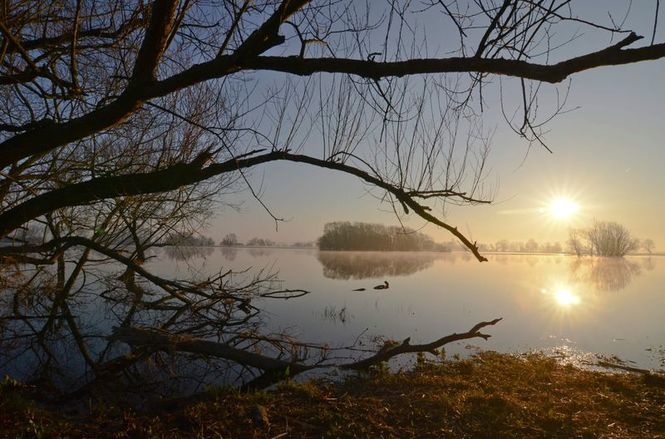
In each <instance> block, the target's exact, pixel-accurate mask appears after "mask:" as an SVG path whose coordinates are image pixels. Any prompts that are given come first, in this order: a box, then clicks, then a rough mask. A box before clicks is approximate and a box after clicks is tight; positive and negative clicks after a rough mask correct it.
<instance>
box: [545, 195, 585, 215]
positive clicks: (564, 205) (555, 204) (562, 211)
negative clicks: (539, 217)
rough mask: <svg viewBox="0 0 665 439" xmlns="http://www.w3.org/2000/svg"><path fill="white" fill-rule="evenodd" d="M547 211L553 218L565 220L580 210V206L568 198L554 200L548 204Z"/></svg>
mask: <svg viewBox="0 0 665 439" xmlns="http://www.w3.org/2000/svg"><path fill="white" fill-rule="evenodd" d="M548 210H549V213H550V215H552V217H553V218H555V219H558V220H567V219H570V218H571V217H573V216H574V215H575V214H576V213H577V212H578V211H579V210H580V206H579V204H577V203H576V202H574V201H573V200H571V199H569V198H555V199H554V200H552V201H551V202H550V204H549V208H548Z"/></svg>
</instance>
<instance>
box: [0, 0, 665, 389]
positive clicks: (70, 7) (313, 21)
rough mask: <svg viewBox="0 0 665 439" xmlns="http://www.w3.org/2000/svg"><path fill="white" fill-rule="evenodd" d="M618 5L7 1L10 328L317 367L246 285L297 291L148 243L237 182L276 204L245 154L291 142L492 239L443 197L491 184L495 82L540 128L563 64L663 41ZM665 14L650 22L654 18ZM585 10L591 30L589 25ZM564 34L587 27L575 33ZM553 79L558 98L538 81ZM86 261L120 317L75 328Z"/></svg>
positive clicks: (5, 171) (395, 350)
mask: <svg viewBox="0 0 665 439" xmlns="http://www.w3.org/2000/svg"><path fill="white" fill-rule="evenodd" d="M10 3H11V5H10ZM596 9H597V8H594V10H596ZM594 13H595V12H594ZM437 14H438V16H437ZM612 16H613V15H610V17H612ZM606 17H607V15H606V14H601V13H597V16H596V17H595V18H596V19H594V17H591V18H589V17H587V18H580V17H579V16H578V14H577V13H576V12H575V11H573V8H572V6H571V5H570V2H569V1H567V0H552V1H551V2H547V3H545V2H542V1H526V0H505V1H503V2H501V3H500V4H493V3H490V2H486V1H469V2H464V1H459V2H456V1H448V2H436V1H431V2H430V1H425V2H413V3H412V2H399V1H389V2H387V4H384V5H379V6H377V4H376V3H375V2H353V1H332V0H331V1H326V0H321V1H307V0H288V1H287V0H284V1H277V0H266V1H259V2H251V1H246V2H233V1H225V0H213V1H200V0H182V1H178V0H155V1H131V0H130V1H119V0H110V1H107V2H81V1H77V2H45V1H37V0H33V1H27V0H26V1H20V2H9V3H7V5H6V7H5V8H3V10H2V29H1V30H2V32H1V35H2V42H3V43H2V47H3V50H2V51H0V57H1V58H2V63H0V89H1V90H2V91H3V93H2V94H0V239H2V240H3V241H4V242H7V241H11V242H12V245H4V246H3V247H1V248H0V260H1V262H2V264H1V265H0V270H1V271H2V273H0V283H1V284H2V287H3V288H4V289H3V290H2V295H3V297H2V300H0V303H13V304H16V307H20V308H21V309H17V308H16V307H13V306H12V307H8V308H7V309H4V308H3V309H2V312H3V313H5V312H7V313H12V312H14V311H15V312H16V314H17V315H16V316H7V319H4V318H3V319H0V321H12V322H17V323H21V322H24V321H28V322H30V323H29V324H27V325H23V326H20V329H17V331H19V332H20V333H19V334H14V335H15V336H13V337H12V340H15V341H16V344H20V343H21V342H22V341H25V344H24V345H22V346H19V351H21V352H22V354H24V353H25V352H28V351H30V352H28V353H27V354H25V355H31V356H32V357H33V358H35V359H36V361H37V362H39V361H40V359H43V361H44V364H43V365H44V366H49V367H55V366H56V363H57V360H55V359H54V358H53V356H52V350H51V346H50V345H49V343H50V342H51V340H53V339H55V338H58V339H61V338H66V337H69V339H70V340H73V342H72V344H71V347H72V349H71V350H70V351H68V352H78V353H79V354H80V356H81V358H82V360H81V361H82V363H83V364H84V365H85V367H84V369H85V370H86V371H89V375H86V379H88V380H95V379H97V378H100V379H101V378H102V377H105V376H108V374H109V373H111V372H112V371H115V373H118V374H122V373H123V371H126V370H128V369H131V370H132V371H133V372H136V371H138V370H140V369H141V368H140V367H136V368H134V367H133V366H134V365H136V364H137V363H140V362H143V363H142V364H144V365H145V364H150V362H149V361H147V360H150V359H151V358H152V357H153V355H159V354H158V353H159V352H170V353H174V352H177V351H184V352H188V353H189V354H194V355H199V354H200V353H201V352H202V350H201V349H203V352H207V354H206V355H208V356H216V357H217V358H219V359H220V360H219V361H221V362H226V363H227V364H232V365H237V363H240V364H241V365H242V366H243V367H240V368H239V367H236V366H232V367H230V369H231V370H242V371H246V372H247V373H249V374H250V375H253V376H257V381H253V382H252V384H253V385H255V386H259V385H261V384H263V385H267V384H270V382H273V381H275V380H277V379H281V378H283V377H285V376H293V375H295V374H297V373H299V372H302V371H304V370H308V369H311V368H312V367H314V366H313V364H314V363H309V364H306V361H305V360H306V359H303V358H304V357H303V356H302V355H300V354H304V353H303V351H302V348H303V345H302V344H298V343H295V342H293V340H292V339H290V338H288V337H282V338H278V337H272V336H270V337H263V336H262V335H261V334H260V329H261V326H260V318H259V317H258V311H259V309H258V308H257V307H256V306H255V305H253V304H252V302H251V300H252V298H255V297H268V298H273V299H274V298H275V297H281V298H292V297H294V294H295V295H297V294H299V293H297V292H296V293H294V292H292V291H287V292H284V291H282V290H280V291H277V292H276V291H270V285H272V284H271V283H270V282H269V280H270V279H269V277H266V278H261V279H248V280H247V281H246V282H245V283H243V282H240V281H239V280H238V276H233V275H232V273H231V274H230V272H220V273H219V274H218V275H217V276H214V277H212V278H205V279H198V280H199V281H197V282H194V281H181V280H176V279H172V278H168V277H167V278H163V277H160V276H157V275H155V274H154V273H153V272H151V270H150V268H149V267H147V266H146V265H145V264H144V261H145V260H146V257H145V252H146V251H147V250H148V249H150V248H151V247H154V246H156V245H159V244H160V243H161V242H163V241H164V239H165V238H166V237H168V236H176V237H183V238H184V239H189V238H188V237H191V236H193V234H194V233H196V232H198V231H199V230H200V229H201V228H202V227H203V225H204V224H205V223H206V220H207V219H208V218H209V216H210V215H211V212H213V211H214V209H216V208H218V207H220V205H223V204H224V202H225V200H227V199H228V198H227V197H226V195H227V194H228V193H230V192H237V191H238V189H239V188H241V187H242V188H247V189H248V193H249V194H251V196H252V197H255V198H256V199H257V201H258V203H259V204H260V205H261V206H262V207H264V208H265V211H266V212H267V214H268V215H271V216H272V218H273V219H274V220H275V222H276V223H278V222H279V221H281V218H280V216H279V214H278V213H276V212H274V210H273V207H272V206H269V205H267V204H266V203H265V202H264V200H262V199H261V198H260V193H261V191H260V190H255V188H254V185H253V179H252V175H251V171H255V170H256V171H258V170H260V169H261V168H262V167H264V166H266V165H268V164H271V163H278V162H281V163H290V164H294V165H295V167H296V168H297V167H304V166H309V167H315V168H318V169H321V170H326V171H334V172H338V173H341V174H344V175H346V176H348V177H350V178H356V179H359V180H360V181H362V182H363V183H365V184H366V185H367V186H368V188H369V190H370V191H371V192H372V193H373V195H376V196H377V198H379V199H380V200H383V201H385V202H386V203H388V206H389V207H390V208H392V209H393V211H394V212H395V214H396V215H415V216H417V217H419V218H420V219H423V220H425V221H427V222H429V223H432V224H434V225H436V226H438V227H440V228H442V229H444V230H446V231H447V232H449V233H450V234H451V235H452V236H453V237H454V238H455V239H456V240H459V242H461V243H462V244H463V245H464V246H465V247H466V248H468V249H469V251H471V252H472V253H473V254H474V255H475V257H476V258H477V259H478V260H481V261H482V260H485V258H484V257H483V256H482V255H481V254H480V253H479V251H478V247H477V245H476V243H475V242H473V241H472V240H470V239H469V238H468V237H467V236H465V235H464V234H463V233H462V232H460V231H459V230H458V228H457V227H455V226H454V225H452V224H449V223H448V222H447V220H445V211H444V208H445V206H447V205H449V204H450V203H452V204H459V205H467V206H468V205H475V204H479V203H487V202H489V201H490V200H491V192H490V191H489V190H487V188H485V187H484V185H483V182H484V181H485V177H486V176H487V175H486V170H487V166H486V165H487V157H488V153H489V147H490V135H489V131H488V130H485V129H484V128H483V126H482V123H481V122H482V120H481V117H482V115H483V111H484V109H485V108H486V106H487V105H488V103H489V102H490V101H488V100H487V96H489V95H490V94H494V95H495V96H498V97H499V98H500V99H502V102H501V109H502V110H504V114H505V115H506V119H507V123H508V124H509V126H510V127H511V128H513V129H514V130H515V132H516V133H517V134H518V135H519V136H520V137H521V138H524V139H526V141H527V142H535V143H537V144H540V145H542V146H543V147H546V145H545V143H543V139H542V134H543V133H544V132H545V131H544V128H543V124H544V123H545V122H546V121H548V120H550V119H551V118H552V116H554V115H556V114H558V113H560V112H561V111H563V110H565V108H563V106H562V105H563V102H564V101H565V99H561V100H560V99H559V98H563V97H564V96H565V94H566V92H567V89H568V84H563V86H562V87H560V88H555V85H556V84H559V83H561V82H563V81H565V80H566V79H568V78H569V77H571V76H572V75H575V74H576V73H579V72H584V71H587V70H592V69H596V68H599V67H603V66H614V65H623V64H630V63H635V62H640V61H646V60H654V59H660V58H663V57H665V44H663V43H657V42H655V40H654V38H653V37H652V38H650V42H649V40H647V42H646V44H643V45H641V46H637V43H638V41H641V40H642V37H641V36H638V35H637V34H636V33H634V32H632V30H630V29H623V28H621V26H622V25H620V24H616V23H615V22H614V20H612V19H610V22H606V21H607V20H606ZM435 18H436V19H435ZM655 18H657V17H654V20H651V23H654V25H653V29H652V26H651V23H650V24H649V25H648V26H647V28H645V29H642V30H641V33H642V34H645V35H649V36H651V35H653V36H655V35H656V30H657V29H656V23H658V20H657V19H655ZM573 28H574V29H573ZM577 28H582V29H583V30H585V31H586V32H587V33H588V34H590V35H591V38H592V41H585V42H584V43H583V44H580V43H579V42H578V40H577V37H578V35H579V33H578V29H577ZM571 29H573V30H572V31H571ZM573 32H574V33H573ZM593 37H597V38H595V39H593ZM433 40H436V41H437V43H436V46H435V47H433V46H431V42H432V41H433ZM601 40H602V41H612V42H611V43H607V44H598V43H597V42H598V41H601ZM565 44H570V45H573V44H579V45H578V46H577V47H574V50H572V51H571V53H572V54H571V55H568V54H566V53H565V52H562V51H561V50H560V49H561V47H562V46H564V45H565ZM442 54H443V55H442ZM548 84H553V86H552V88H548V87H547V85H548ZM547 91H551V92H552V97H551V99H549V100H547V99H546V100H545V102H543V100H539V97H541V96H542V93H543V92H547ZM547 104H552V105H551V110H552V111H551V112H549V113H547V114H542V110H543V109H544V108H547V107H548V105H547ZM497 106H498V105H497ZM319 134H320V135H321V137H320V138H318V139H317V138H316V137H317V136H318V135H319ZM34 225H37V226H39V229H40V230H42V231H43V233H42V234H40V235H39V236H38V241H37V242H23V241H22V240H21V230H25V229H26V228H28V229H29V228H30V227H32V226H34ZM109 262H114V263H115V264H116V265H115V266H116V267H118V268H117V269H116V270H117V272H113V273H108V270H109V266H110V265H111V264H109ZM48 265H54V268H53V269H52V270H51V269H43V267H44V266H48ZM102 267H103V269H102ZM104 270H107V271H104ZM91 273H92V274H94V276H92V278H95V279H98V280H103V281H100V282H97V283H98V284H103V285H104V288H105V290H104V292H103V293H100V297H102V298H103V299H104V300H105V301H108V302H112V303H114V304H115V305H116V307H114V316H116V317H117V319H116V322H115V323H116V324H117V326H118V330H117V331H116V332H115V333H114V334H113V335H112V336H111V335H109V334H107V335H109V337H108V338H105V337H100V334H95V336H94V337H87V336H85V334H84V335H82V327H81V325H80V322H79V318H78V317H79V316H78V315H77V314H76V313H77V312H81V313H82V314H84V312H83V311H81V307H80V306H79V305H80V304H81V303H89V302H90V301H89V300H88V299H89V298H88V297H86V296H85V294H90V291H91V289H89V288H83V287H82V286H81V284H82V283H84V282H85V280H86V279H90V278H91V276H88V275H89V274H91ZM278 293H279V294H278ZM26 294H30V295H33V296H37V297H23V296H25V295H26ZM21 295H23V296H21ZM19 296H20V297H19ZM77 310H78V311H77ZM122 310H124V311H126V312H124V313H122V312H121V311H122ZM149 311H158V313H157V314H159V318H157V317H155V315H154V314H153V315H151V316H146V312H149ZM32 316H40V318H39V319H33V318H32ZM41 316H46V318H41ZM3 317H5V316H3ZM496 321H497V320H493V321H490V322H483V323H480V324H478V325H476V326H474V327H473V328H471V330H470V331H468V332H466V333H463V334H453V335H451V336H448V337H442V338H441V339H439V340H436V341H435V342H433V343H428V344H423V345H412V344H410V342H409V340H408V339H407V340H404V341H403V342H402V343H395V344H386V346H384V347H383V349H381V350H379V351H378V352H377V353H376V354H375V355H372V356H370V357H368V358H367V359H366V360H362V361H359V362H355V363H351V364H346V365H345V367H347V368H351V369H353V368H357V369H360V368H367V367H369V366H371V365H373V364H376V363H380V362H383V361H387V360H389V359H390V358H392V357H394V356H396V355H399V354H403V353H408V352H417V351H427V352H431V351H433V350H434V349H437V348H439V347H441V346H443V345H444V344H446V343H448V342H450V341H455V340H459V339H465V338H473V337H483V338H485V337H487V335H485V334H483V333H481V332H480V331H481V329H482V328H483V327H485V326H487V325H491V324H494V323H496ZM147 326H152V327H155V328H157V330H155V331H152V330H149V329H145V328H146V327H147ZM138 327H141V328H144V329H140V330H139V329H138ZM2 328H3V327H2V326H0V330H2ZM21 331H22V332H21ZM63 333H64V335H63ZM170 333H177V334H178V337H175V338H174V337H170V335H169V334H170ZM213 340H217V341H216V342H215V341H213ZM117 341H122V342H123V343H128V344H131V345H132V346H135V347H136V349H134V350H132V351H131V352H127V353H126V354H125V355H123V356H122V357H120V360H117V359H116V358H111V354H112V353H116V354H117V352H119V351H126V349H124V348H123V349H118V348H117V346H115V345H113V344H114V343H116V342H117ZM101 343H107V346H101ZM204 348H205V349H204ZM21 349H23V350H21ZM307 349H309V350H310V352H311V350H312V349H313V348H312V346H310V345H308V346H307ZM250 351H251V352H250ZM259 352H262V354H259ZM319 352H321V353H322V355H325V353H326V352H328V350H327V349H321V350H320V351H319ZM3 353H4V347H3ZM269 353H272V354H273V355H270V354H269ZM157 363H159V362H157ZM324 363H325V362H323V361H321V362H318V363H316V365H317V366H322V367H323V366H326V364H324ZM41 366H42V364H38V365H37V366H36V367H37V368H40V367H41ZM68 368H69V363H67V364H63V365H62V368H61V371H65V370H68ZM193 369H194V368H193ZM42 372H43V371H42V370H41V369H40V370H39V373H40V376H42V375H44V374H42ZM50 375H51V376H58V373H57V372H56V373H53V374H50ZM44 376H45V375H44ZM81 382H82V381H81ZM82 384H86V383H83V382H82Z"/></svg>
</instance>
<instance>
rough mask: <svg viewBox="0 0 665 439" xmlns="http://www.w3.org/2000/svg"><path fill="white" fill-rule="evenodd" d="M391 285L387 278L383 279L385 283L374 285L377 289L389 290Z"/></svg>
mask: <svg viewBox="0 0 665 439" xmlns="http://www.w3.org/2000/svg"><path fill="white" fill-rule="evenodd" d="M389 287H390V284H389V283H388V281H387V280H384V281H383V285H377V286H375V287H374V289H375V290H387V289H388V288H389Z"/></svg>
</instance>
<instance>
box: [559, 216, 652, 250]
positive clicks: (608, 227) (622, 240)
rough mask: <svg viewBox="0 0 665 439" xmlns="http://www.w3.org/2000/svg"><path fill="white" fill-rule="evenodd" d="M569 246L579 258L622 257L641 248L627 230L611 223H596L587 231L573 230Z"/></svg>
mask: <svg viewBox="0 0 665 439" xmlns="http://www.w3.org/2000/svg"><path fill="white" fill-rule="evenodd" d="M568 245H569V247H570V249H571V250H572V252H573V253H575V254H576V255H577V256H581V255H583V254H588V255H590V256H612V257H617V256H618V257H621V256H625V255H627V254H628V253H630V252H632V251H635V250H637V249H639V248H640V242H639V240H638V239H636V238H633V237H632V236H631V234H630V231H628V229H627V228H625V227H624V226H622V225H621V224H619V223H615V222H610V221H595V222H594V223H593V225H592V226H591V227H589V228H587V229H577V230H571V231H570V238H569V240H568Z"/></svg>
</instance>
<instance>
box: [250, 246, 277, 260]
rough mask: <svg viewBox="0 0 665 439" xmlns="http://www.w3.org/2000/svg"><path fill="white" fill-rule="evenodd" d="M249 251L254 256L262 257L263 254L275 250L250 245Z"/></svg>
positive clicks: (265, 254) (268, 253)
mask: <svg viewBox="0 0 665 439" xmlns="http://www.w3.org/2000/svg"><path fill="white" fill-rule="evenodd" d="M248 253H249V255H250V256H251V257H253V258H261V257H263V256H268V255H270V254H271V253H273V250H272V249H269V248H263V247H250V248H249V250H248Z"/></svg>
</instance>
